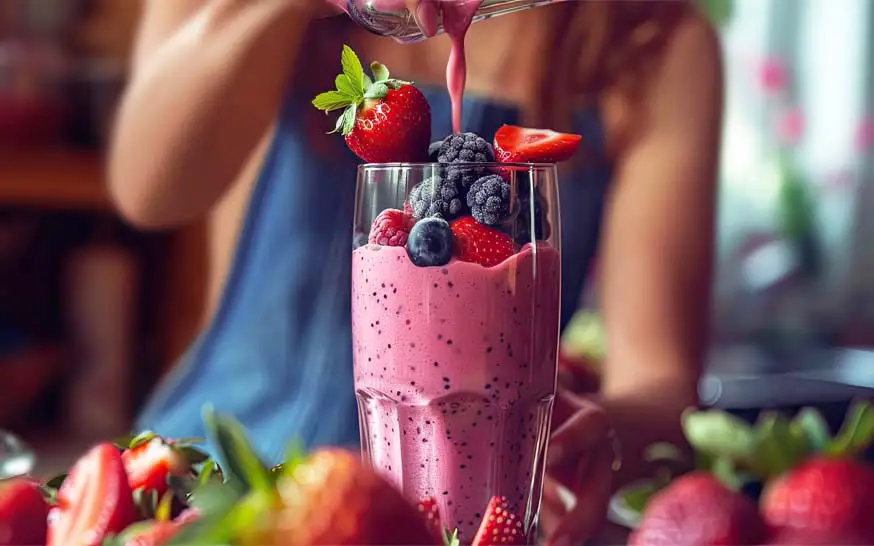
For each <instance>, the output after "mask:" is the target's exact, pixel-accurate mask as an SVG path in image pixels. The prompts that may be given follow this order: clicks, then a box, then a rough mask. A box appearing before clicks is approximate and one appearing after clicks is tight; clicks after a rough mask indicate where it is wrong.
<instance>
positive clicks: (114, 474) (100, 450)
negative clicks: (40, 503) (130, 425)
mask: <svg viewBox="0 0 874 546" xmlns="http://www.w3.org/2000/svg"><path fill="white" fill-rule="evenodd" d="M135 520H136V512H135V509H134V503H133V493H132V492H131V488H130V486H129V485H128V481H127V475H126V474H125V471H124V463H123V462H122V459H121V454H120V453H119V452H118V449H117V448H116V447H115V446H114V445H112V444H100V445H98V446H96V447H94V448H92V449H91V451H89V452H88V453H87V454H86V455H85V456H84V457H82V458H81V459H79V461H78V462H77V463H76V464H75V466H73V469H72V470H71V471H70V474H69V475H68V476H67V478H66V479H65V480H64V483H63V485H61V488H60V489H59V490H58V494H57V505H56V506H55V507H54V508H52V510H51V514H50V516H49V530H48V546H67V545H76V546H91V545H97V544H100V543H101V541H103V539H104V538H106V537H107V536H109V535H112V534H116V533H119V532H121V531H122V530H123V529H125V528H126V527H127V526H128V525H130V524H131V523H133V522H134V521H135Z"/></svg>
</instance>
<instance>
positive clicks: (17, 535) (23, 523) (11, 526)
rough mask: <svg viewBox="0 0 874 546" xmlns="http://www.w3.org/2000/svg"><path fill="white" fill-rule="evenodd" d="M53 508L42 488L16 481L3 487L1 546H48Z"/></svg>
mask: <svg viewBox="0 0 874 546" xmlns="http://www.w3.org/2000/svg"><path fill="white" fill-rule="evenodd" d="M48 513H49V506H48V504H47V503H46V501H45V499H44V498H43V495H42V493H41V492H40V489H39V484H38V483H36V482H33V481H31V480H27V479H23V478H16V479H13V480H9V481H6V482H3V483H2V484H0V545H2V546H20V545H23V544H45V543H46V534H47V528H46V518H47V516H48Z"/></svg>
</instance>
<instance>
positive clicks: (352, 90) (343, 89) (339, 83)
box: [334, 74, 364, 101]
mask: <svg viewBox="0 0 874 546" xmlns="http://www.w3.org/2000/svg"><path fill="white" fill-rule="evenodd" d="M334 85H335V86H336V87H337V92H338V93H340V94H341V95H343V96H344V97H349V98H350V99H352V100H353V101H355V100H357V99H359V98H360V97H361V95H362V93H364V91H363V90H361V89H358V88H357V87H356V84H355V83H354V82H352V80H350V79H349V76H347V75H346V74H340V75H339V76H337V78H336V79H335V80H334ZM362 85H363V84H362Z"/></svg>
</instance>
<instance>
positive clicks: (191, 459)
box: [174, 444, 209, 466]
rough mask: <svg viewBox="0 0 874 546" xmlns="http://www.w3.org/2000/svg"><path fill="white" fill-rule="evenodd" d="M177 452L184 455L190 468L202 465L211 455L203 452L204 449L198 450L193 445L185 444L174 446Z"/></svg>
mask: <svg viewBox="0 0 874 546" xmlns="http://www.w3.org/2000/svg"><path fill="white" fill-rule="evenodd" d="M174 447H175V449H176V451H178V452H179V453H181V454H182V456H183V457H185V460H186V461H188V464H189V465H190V466H194V465H197V464H201V463H203V462H204V461H207V460H208V459H209V454H208V453H206V452H205V451H203V450H202V449H198V448H196V447H194V446H193V445H189V444H184V445H177V444H174Z"/></svg>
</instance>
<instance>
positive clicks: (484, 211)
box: [467, 174, 510, 226]
mask: <svg viewBox="0 0 874 546" xmlns="http://www.w3.org/2000/svg"><path fill="white" fill-rule="evenodd" d="M467 206H468V207H470V212H471V215H472V216H473V217H474V219H476V221H477V222H479V223H481V224H486V225H490V226H493V225H496V224H500V223H501V222H502V221H503V220H504V218H506V217H507V215H508V214H510V184H507V183H506V182H505V181H504V179H503V177H501V176H500V175H497V174H490V175H488V176H484V177H482V178H480V179H478V180H477V181H476V182H474V183H473V184H472V185H471V186H470V190H468V193H467Z"/></svg>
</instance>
